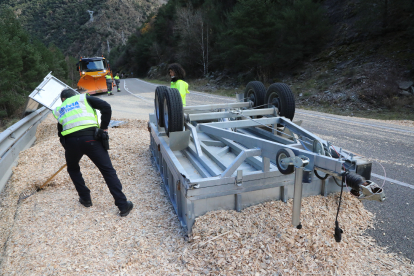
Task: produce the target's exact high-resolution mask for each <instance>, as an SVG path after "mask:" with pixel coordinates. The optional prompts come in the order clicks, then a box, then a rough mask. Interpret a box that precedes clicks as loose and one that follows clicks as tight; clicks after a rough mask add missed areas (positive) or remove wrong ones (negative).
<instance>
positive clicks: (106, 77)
mask: <svg viewBox="0 0 414 276" xmlns="http://www.w3.org/2000/svg"><path fill="white" fill-rule="evenodd" d="M105 79H106V82H107V83H112V77H111V75H105Z"/></svg>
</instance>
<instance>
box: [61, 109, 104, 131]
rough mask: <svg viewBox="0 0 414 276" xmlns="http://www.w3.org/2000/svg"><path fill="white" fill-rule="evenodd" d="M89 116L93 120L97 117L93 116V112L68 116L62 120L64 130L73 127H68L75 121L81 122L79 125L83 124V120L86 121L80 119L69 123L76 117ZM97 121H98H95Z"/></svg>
mask: <svg viewBox="0 0 414 276" xmlns="http://www.w3.org/2000/svg"><path fill="white" fill-rule="evenodd" d="M82 117H83V118H85V119H86V118H87V119H91V120H93V119H95V116H93V114H91V113H88V112H84V113H80V114H74V115H72V116H70V117H67V118H65V119H64V120H63V121H62V123H61V124H62V125H63V131H65V130H68V129H70V128H72V127H68V125H73V124H75V123H80V124H79V125H77V126H80V125H83V123H82V122H84V120H82V121H79V122H74V123H72V124H68V123H69V122H70V121H73V120H75V119H79V118H82ZM95 122H96V121H95Z"/></svg>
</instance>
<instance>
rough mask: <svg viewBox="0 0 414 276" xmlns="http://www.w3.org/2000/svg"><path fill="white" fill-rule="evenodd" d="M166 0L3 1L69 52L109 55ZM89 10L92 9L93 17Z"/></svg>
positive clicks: (30, 29)
mask: <svg viewBox="0 0 414 276" xmlns="http://www.w3.org/2000/svg"><path fill="white" fill-rule="evenodd" d="M165 2H166V1H165V0H102V1H95V0H0V4H4V5H7V6H9V7H11V8H12V9H13V11H14V13H15V14H16V16H17V18H18V19H19V20H20V22H21V23H22V24H23V26H24V27H25V29H26V30H28V32H29V33H30V34H31V35H32V36H33V37H35V38H37V39H39V40H41V41H42V42H43V43H45V44H46V45H49V44H50V43H53V44H55V45H57V46H58V47H59V48H60V49H61V50H62V51H63V52H64V53H65V54H66V55H71V56H74V57H76V58H78V57H80V56H100V55H107V54H108V51H110V49H112V48H113V47H115V46H117V45H121V44H123V43H125V42H126V40H127V38H128V37H129V36H130V35H131V33H132V32H134V31H135V29H136V28H137V27H139V26H140V25H141V22H143V21H145V20H146V19H147V17H148V16H149V15H150V14H152V13H154V12H156V10H157V8H158V7H159V6H160V5H161V4H162V3H165ZM88 11H91V12H93V13H92V18H91V16H90V14H89V12H88Z"/></svg>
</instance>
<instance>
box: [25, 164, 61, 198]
mask: <svg viewBox="0 0 414 276" xmlns="http://www.w3.org/2000/svg"><path fill="white" fill-rule="evenodd" d="M65 167H66V164H64V165H63V166H62V167H60V169H59V170H58V171H57V172H55V173H54V174H53V175H52V176H51V177H49V178H48V179H47V180H46V182H45V183H43V184H42V186H40V187H39V188H36V187H34V188H32V189H28V190H26V191H24V192H22V193H21V194H20V195H19V201H18V203H20V202H21V201H22V200H23V199H26V198H28V197H29V196H31V195H34V194H35V193H36V192H38V191H40V190H41V189H43V187H45V186H46V185H47V184H48V183H49V182H50V181H51V180H52V179H53V178H54V177H55V176H56V175H57V174H58V173H60V171H61V170H63V169H64V168H65Z"/></svg>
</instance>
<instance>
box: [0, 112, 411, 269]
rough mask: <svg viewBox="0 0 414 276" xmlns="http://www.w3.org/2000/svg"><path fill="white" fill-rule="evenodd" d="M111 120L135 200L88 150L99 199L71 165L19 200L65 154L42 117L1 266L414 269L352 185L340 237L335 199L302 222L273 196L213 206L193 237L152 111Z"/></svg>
mask: <svg viewBox="0 0 414 276" xmlns="http://www.w3.org/2000/svg"><path fill="white" fill-rule="evenodd" d="M117 119H118V120H125V121H127V124H124V125H122V126H120V127H119V128H113V129H110V144H111V150H110V151H109V153H110V156H111V159H112V162H113V165H114V167H115V169H116V170H117V174H118V176H119V178H120V179H121V182H122V183H123V187H124V192H125V194H126V195H127V197H128V199H129V200H131V201H132V202H133V203H134V205H135V207H134V209H133V210H132V212H131V213H130V215H129V216H127V217H125V218H121V217H119V216H118V214H117V208H116V206H115V205H114V203H113V199H112V196H111V195H110V193H109V191H108V189H107V187H106V185H105V182H104V180H103V178H102V176H101V174H100V172H99V171H98V169H97V168H96V167H95V166H94V165H93V163H92V162H91V161H90V160H89V159H88V158H86V157H84V158H82V160H81V163H80V166H81V170H82V173H83V175H84V178H85V181H86V183H87V185H88V186H89V187H90V189H91V191H92V200H93V206H92V207H90V208H84V207H83V206H82V205H80V203H79V202H78V197H77V195H76V191H75V189H74V187H73V184H72V182H71V180H70V178H69V176H68V174H67V172H66V171H65V170H64V171H62V172H61V173H59V174H58V175H57V176H56V178H55V179H54V180H53V181H52V182H51V184H50V185H49V186H48V187H47V188H46V189H44V190H42V191H39V192H37V193H36V194H34V195H33V196H31V197H29V198H27V199H26V200H24V201H23V202H21V203H20V204H17V200H18V197H19V194H20V193H21V192H22V191H24V190H26V189H28V188H30V187H36V186H39V185H40V184H41V183H43V181H45V180H46V179H47V177H48V176H50V175H51V174H53V173H54V172H55V171H57V169H58V168H60V166H62V165H63V164H64V162H65V161H64V152H63V148H62V147H61V146H60V144H59V142H58V138H57V136H56V122H55V121H54V119H53V118H51V117H48V118H47V119H46V120H45V121H44V122H42V124H41V125H39V127H38V131H37V138H38V140H37V142H36V144H35V145H34V146H33V147H31V148H30V149H28V150H26V151H23V152H21V153H20V156H19V165H18V166H17V167H16V168H15V169H14V174H13V176H12V178H11V180H10V181H9V183H8V185H7V188H6V190H5V191H4V192H3V193H2V194H1V207H0V244H1V245H2V250H1V252H2V255H1V263H0V269H1V270H0V271H1V274H2V275H204V274H208V275H236V274H237V275H252V274H254V275H268V274H269V275H271V274H275V273H278V274H280V275H303V274H320V275H326V274H341V275H374V274H377V275H413V274H414V265H413V264H412V263H411V262H410V261H409V260H408V259H405V258H403V257H401V256H399V255H397V254H394V253H386V249H385V248H381V247H379V246H378V245H377V244H376V243H375V241H373V239H372V238H370V237H369V236H367V235H365V234H364V231H365V230H366V229H368V228H369V227H372V220H373V217H374V215H373V214H372V213H370V212H369V211H367V210H366V209H365V208H364V206H363V205H362V204H361V203H360V202H359V201H358V200H356V199H355V198H353V197H351V196H349V195H346V196H345V200H344V202H343V205H342V206H343V207H342V211H341V212H340V219H339V221H340V223H341V227H342V228H343V229H344V231H345V233H344V236H343V241H342V242H341V243H336V242H335V240H334V238H333V227H334V218H335V214H336V206H337V199H336V196H335V195H331V196H329V197H321V196H316V197H308V198H305V199H304V200H303V209H302V216H303V222H304V225H303V226H304V228H303V229H301V230H297V229H295V228H293V227H291V223H290V218H291V210H292V206H291V205H292V201H289V202H288V203H287V204H285V203H282V202H280V201H271V202H266V203H264V204H259V205H256V206H252V207H249V208H246V209H244V210H243V211H242V212H239V213H238V212H234V211H214V212H209V213H207V214H206V215H204V216H202V217H200V218H198V219H197V220H196V223H195V225H194V227H193V234H192V236H190V237H185V236H184V233H183V231H182V229H181V226H180V224H179V221H178V218H177V216H176V215H175V213H174V209H173V207H172V205H171V204H170V202H169V200H168V198H167V197H166V195H165V193H164V191H163V189H162V188H161V185H160V184H161V178H160V176H159V173H158V172H157V170H156V167H155V166H153V164H152V162H151V154H150V151H149V133H148V131H147V129H146V121H142V120H132V119H123V118H117Z"/></svg>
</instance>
